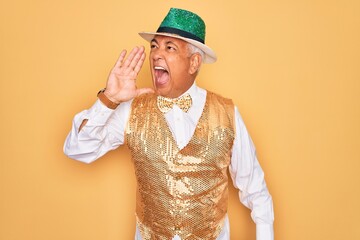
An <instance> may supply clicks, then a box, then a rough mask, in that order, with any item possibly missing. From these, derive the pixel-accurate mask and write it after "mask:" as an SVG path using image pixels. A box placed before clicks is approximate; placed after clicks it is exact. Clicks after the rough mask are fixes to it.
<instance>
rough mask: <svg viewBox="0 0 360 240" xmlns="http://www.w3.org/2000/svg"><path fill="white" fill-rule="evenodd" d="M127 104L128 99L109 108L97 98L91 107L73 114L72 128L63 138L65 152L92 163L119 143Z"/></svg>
mask: <svg viewBox="0 0 360 240" xmlns="http://www.w3.org/2000/svg"><path fill="white" fill-rule="evenodd" d="M130 105H131V101H128V102H125V103H122V104H121V105H120V106H119V107H117V109H116V110H112V109H109V108H107V107H106V106H105V105H104V104H102V103H101V101H100V100H97V101H96V102H95V104H94V105H93V106H92V107H91V108H90V109H88V110H84V111H82V112H80V113H78V114H77V115H75V117H74V119H73V124H72V129H71V131H70V133H69V134H68V136H67V138H66V140H65V144H64V153H65V155H67V156H68V157H70V158H72V159H76V160H79V161H82V162H85V163H91V162H93V161H95V160H96V159H98V158H99V157H101V156H103V155H104V154H105V153H107V152H108V151H110V150H113V149H115V148H117V147H118V146H120V145H122V144H123V143H124V131H125V126H126V122H127V119H128V116H129V112H130ZM84 121H86V124H84ZM81 125H82V128H81V130H79V129H80V126H81Z"/></svg>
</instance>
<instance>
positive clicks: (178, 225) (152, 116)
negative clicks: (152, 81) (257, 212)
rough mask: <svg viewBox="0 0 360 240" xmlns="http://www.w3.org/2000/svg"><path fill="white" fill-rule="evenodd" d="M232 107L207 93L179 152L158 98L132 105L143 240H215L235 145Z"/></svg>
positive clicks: (131, 142) (130, 129)
mask: <svg viewBox="0 0 360 240" xmlns="http://www.w3.org/2000/svg"><path fill="white" fill-rule="evenodd" d="M233 112H234V106H233V104H232V102H231V101H230V100H227V99H224V98H222V97H220V96H218V95H216V94H214V93H210V92H208V94H207V98H206V103H205V107H204V110H203V113H202V115H201V117H200V119H199V122H198V125H197V127H196V129H195V132H194V135H193V136H192V138H191V140H190V141H189V143H188V144H187V145H186V146H185V147H184V148H183V149H179V148H178V147H177V145H176V142H175V140H174V138H173V136H172V133H171V131H170V130H169V128H168V126H167V123H166V120H165V118H164V115H163V113H161V112H160V110H159V109H158V107H157V97H156V96H155V95H154V94H145V95H141V96H140V97H138V98H135V99H134V101H133V103H132V110H131V114H130V118H129V122H128V126H127V128H126V142H127V144H128V146H129V148H130V150H131V154H132V159H133V161H134V167H135V174H136V178H137V184H138V189H137V204H136V216H137V224H138V226H139V230H140V232H141V235H142V238H143V239H144V240H147V239H161V240H162V239H171V238H172V237H173V236H174V235H176V234H177V235H179V236H180V237H181V239H189V240H193V239H209V240H215V239H216V238H217V236H218V235H219V233H220V231H221V229H222V226H223V221H224V217H225V214H226V212H227V202H228V177H227V173H226V171H227V168H228V166H229V164H230V155H231V147H232V144H233V141H234V122H233V121H234V120H233V119H234V117H233Z"/></svg>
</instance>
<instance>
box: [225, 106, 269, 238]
mask: <svg viewBox="0 0 360 240" xmlns="http://www.w3.org/2000/svg"><path fill="white" fill-rule="evenodd" d="M235 123H236V137H235V141H234V146H233V151H232V159H231V165H230V168H229V170H230V175H231V178H232V180H233V183H234V186H235V187H236V188H238V189H239V190H240V192H239V195H240V201H241V202H242V203H243V204H244V205H245V206H246V207H248V208H249V209H251V217H252V219H253V221H254V222H255V223H256V239H257V240H273V239H274V232H273V221H274V212H273V202H272V198H271V195H270V193H269V191H268V189H267V186H266V183H265V179H264V172H263V170H262V169H261V166H260V164H259V162H258V160H257V157H256V151H255V147H254V145H253V142H252V140H251V138H250V136H249V133H248V131H247V129H246V127H245V124H244V122H243V120H242V118H241V116H240V113H239V112H238V110H237V108H236V107H235Z"/></svg>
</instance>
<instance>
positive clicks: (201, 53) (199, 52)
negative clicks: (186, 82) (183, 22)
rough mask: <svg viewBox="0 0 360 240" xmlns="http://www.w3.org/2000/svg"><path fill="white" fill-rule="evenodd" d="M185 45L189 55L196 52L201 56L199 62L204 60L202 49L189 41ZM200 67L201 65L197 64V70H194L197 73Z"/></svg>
mask: <svg viewBox="0 0 360 240" xmlns="http://www.w3.org/2000/svg"><path fill="white" fill-rule="evenodd" d="M187 46H188V50H189V54H190V56H191V55H193V54H195V53H198V54H200V56H201V62H202V61H204V58H205V53H204V51H203V50H201V49H200V48H198V47H196V46H194V45H192V44H191V43H188V44H187ZM200 67H201V65H200V66H199V68H198V70H197V72H196V73H197V74H198V73H199V71H200Z"/></svg>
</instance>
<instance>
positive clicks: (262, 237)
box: [256, 224, 274, 240]
mask: <svg viewBox="0 0 360 240" xmlns="http://www.w3.org/2000/svg"><path fill="white" fill-rule="evenodd" d="M256 240H274V227H273V224H256Z"/></svg>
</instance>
